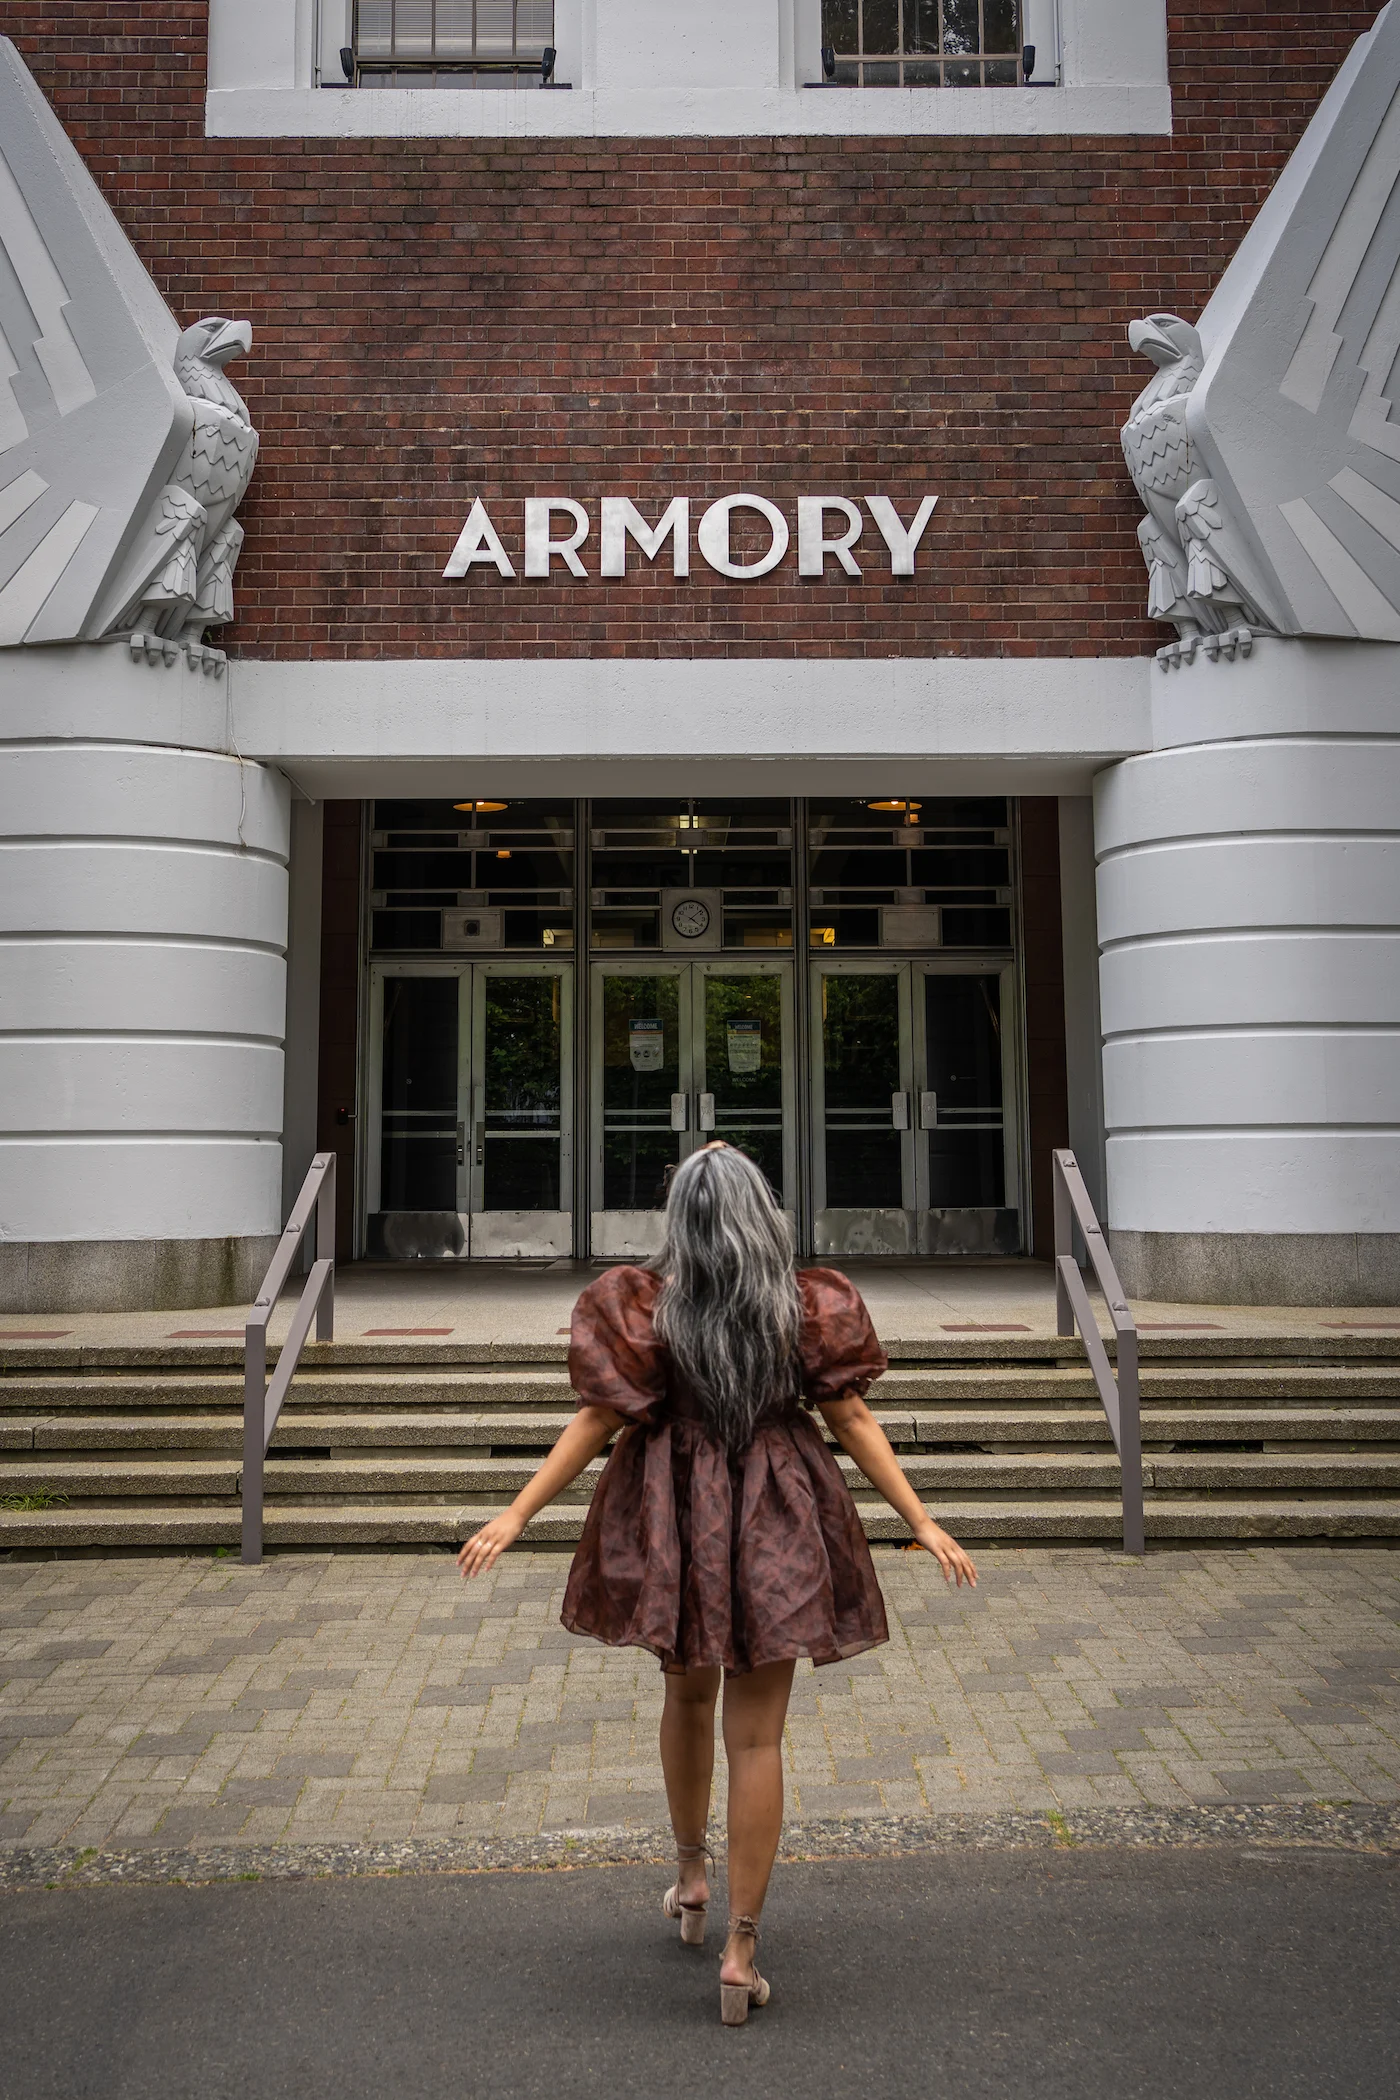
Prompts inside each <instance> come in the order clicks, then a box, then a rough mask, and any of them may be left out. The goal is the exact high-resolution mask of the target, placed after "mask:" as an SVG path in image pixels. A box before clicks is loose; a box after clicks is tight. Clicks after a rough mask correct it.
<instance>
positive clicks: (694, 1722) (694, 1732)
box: [661, 1670, 720, 1903]
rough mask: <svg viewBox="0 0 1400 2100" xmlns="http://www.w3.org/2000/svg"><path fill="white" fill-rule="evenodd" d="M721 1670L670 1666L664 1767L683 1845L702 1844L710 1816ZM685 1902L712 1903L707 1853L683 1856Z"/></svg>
mask: <svg viewBox="0 0 1400 2100" xmlns="http://www.w3.org/2000/svg"><path fill="white" fill-rule="evenodd" d="M719 1684H720V1672H719V1671H718V1670H668V1671H667V1672H666V1704H665V1706H664V1707H663V1708H662V1710H661V1769H662V1771H663V1772H664V1773H665V1775H666V1800H667V1802H668V1804H669V1806H670V1810H671V1828H672V1830H674V1831H675V1833H676V1843H677V1844H678V1845H700V1844H703V1842H704V1838H705V1826H706V1824H707V1823H708V1822H709V1820H710V1782H711V1780H712V1779H713V1777H714V1770H715V1700H716V1699H717V1698H718V1697H719ZM679 1881H680V1893H681V1900H682V1901H683V1902H685V1903H707V1902H708V1901H709V1896H710V1884H709V1881H708V1879H707V1877H706V1873H705V1862H704V1860H703V1859H683V1860H682V1861H681V1862H680V1872H679Z"/></svg>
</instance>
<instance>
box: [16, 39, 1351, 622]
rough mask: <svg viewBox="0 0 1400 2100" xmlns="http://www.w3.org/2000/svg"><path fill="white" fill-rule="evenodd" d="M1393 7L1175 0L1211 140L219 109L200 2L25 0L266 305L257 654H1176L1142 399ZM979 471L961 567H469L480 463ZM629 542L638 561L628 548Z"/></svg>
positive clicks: (180, 276) (85, 92)
mask: <svg viewBox="0 0 1400 2100" xmlns="http://www.w3.org/2000/svg"><path fill="white" fill-rule="evenodd" d="M1373 15H1374V7H1373V6H1372V7H1364V8H1359V7H1335V6H1334V7H1326V6H1324V7H1318V6H1316V5H1309V6H1303V5H1290V4H1278V5H1275V4H1271V0H1252V4H1249V5H1244V6H1237V7H1234V8H1228V9H1223V10H1222V9H1219V8H1216V7H1207V6H1205V5H1203V4H1200V0H1172V5H1171V33H1172V55H1173V85H1174V92H1175V96H1176V111H1177V128H1176V133H1175V136H1174V137H1172V138H1170V139H1164V138H1112V139H1107V140H1067V139H1033V140H1032V139H1026V140H1014V139H1012V140H1006V139H1002V140H995V141H980V142H979V141H976V140H951V139H945V140H919V141H913V140H899V139H894V140H890V139H884V140H880V139H875V140H853V141H845V140H799V139H770V140H758V141H734V140H720V141H714V142H705V141H678V142H675V143H668V142H664V141H654V140H640V141H635V140H634V141H628V140H622V141H610V142H609V141H600V142H596V143H594V142H585V143H582V144H576V145H570V146H567V147H563V148H561V147H557V146H553V145H548V144H542V143H530V142H524V143H519V142H515V143H509V144H507V143H502V142H493V141H481V140H450V139H449V140H373V141H350V142H331V141H322V140H308V141H296V140H280V141H266V142H261V141H218V140H206V139H205V138H204V136H203V109H202V97H203V91H204V56H205V28H206V11H205V8H204V6H203V5H198V4H193V0H183V4H181V0H176V4H170V0H160V4H156V0H44V4H43V5H42V6H38V5H34V4H11V5H4V4H0V28H3V29H4V31H5V33H7V34H8V35H10V36H12V37H14V38H15V40H16V42H17V43H18V44H19V46H20V48H21V50H22V51H23V52H24V54H25V56H26V58H27V59H28V61H29V63H30V64H31V65H32V67H33V69H34V71H35V73H36V74H37V76H38V78H39V80H40V82H41V84H42V85H43V86H44V88H45V89H46V90H47V92H48V93H49V94H50V96H51V97H52V99H53V102H54V105H55V107H56V109H57V110H58V113H59V115H60V117H61V118H62V120H63V121H64V123H65V124H66V125H67V126H68V128H69V130H70V132H71V133H72V135H73V136H74V138H75V139H76V141H77V143H78V144H79V146H80V148H81V149H82V151H83V152H84V154H85V155H86V157H87V159H88V162H89V165H90V166H91V167H92V168H93V170H94V172H95V173H96V175H97V176H98V179H99V180H100V182H101V183H102V186H103V188H104V190H105V192H106V194H107V196H108V198H109V199H110V201H111V203H112V204H113V206H114V207H115V209H116V211H117V213H118V215H119V216H120V218H121V219H122V222H123V224H124V225H125V226H126V228H127V230H128V231H129V233H130V234H131V236H132V238H133V240H134V241H135V243H136V246H137V247H138V249H139V250H140V252H141V254H142V256H143V257H144V259H145V260H146V262H147V263H148V265H149V266H150V268H151V270H152V272H153V273H154V275H155V277H156V279H157V281H158V282H159V283H160V285H161V287H162V289H163V290H164V292H165V293H166V296H167V297H168V298H169V300H170V301H171V303H172V305H173V306H174V307H175V309H176V311H177V313H179V314H180V315H181V316H182V317H184V318H189V319H192V318H194V317H195V316H197V315H198V314H200V313H202V312H209V311H224V312H229V313H233V314H246V315H248V316H249V317H250V318H251V319H252V321H253V324H254V327H255V330H256V342H255V345H254V350H253V354H252V356H251V357H250V358H249V359H248V360H246V361H245V362H244V363H243V364H241V365H239V366H236V367H234V368H233V371H232V374H231V376H233V377H234V378H235V379H236V381H237V382H238V384H239V385H240V386H241V387H242V388H243V389H244V390H245V392H246V394H247V397H248V400H249V402H250V405H251V407H252V409H253V413H254V418H255V420H256V422H257V424H258V426H259V428H260V430H261V432H262V436H263V453H262V459H261V463H260V466H259V469H258V475H257V479H256V482H255V484H254V489H253V492H252V494H251V496H250V498H249V500H248V502H247V503H246V505H245V507H244V510H243V513H242V515H243V519H244V522H245V524H246V527H247V531H248V539H247V544H246V547H245V549H244V554H243V560H242V564H241V566H240V569H239V575H238V620H237V624H236V626H235V627H234V628H233V629H232V630H231V631H230V632H229V634H228V635H227V636H226V637H225V639H226V640H227V642H228V644H229V646H230V647H231V648H232V649H233V650H234V652H235V653H239V652H241V653H244V654H249V655H255V656H271V655H278V656H289V657H297V656H305V655H319V656H352V657H355V656H375V655H385V654H387V655H395V656H398V655H473V654H479V655H494V656H510V655H520V656H543V655H563V656H581V655H607V654H617V655H634V656H635V655H641V656H647V655H653V656H654V655H716V656H725V655H735V656H742V655H755V654H774V655H816V656H858V655H862V654H866V653H870V654H874V655H889V654H927V653H930V652H943V653H949V652H951V653H968V654H987V653H998V652H1001V653H1006V654H1013V655H1028V656H1029V655H1034V654H1036V653H1037V652H1040V653H1053V654H1057V655H1059V654H1064V653H1069V652H1073V653H1083V654H1086V655H1098V654H1104V653H1110V654H1121V653H1133V654H1136V653H1141V652H1143V651H1145V650H1147V649H1148V648H1150V647H1152V646H1154V645H1155V643H1156V642H1157V641H1158V640H1159V639H1160V633H1159V631H1158V630H1157V629H1155V628H1152V627H1149V626H1148V625H1147V624H1146V623H1145V621H1144V620H1143V618H1142V614H1141V608H1142V604H1143V597H1144V582H1143V574H1142V569H1141V564H1140V561H1139V557H1138V552H1137V547H1136V543H1135V540H1134V536H1133V535H1134V527H1135V524H1136V518H1137V512H1136V507H1135V503H1134V499H1133V495H1132V491H1131V488H1130V486H1129V484H1128V481H1127V478H1126V476H1125V474H1124V471H1123V468H1122V463H1121V460H1120V458H1119V454H1118V447H1117V438H1116V432H1117V427H1118V425H1119V423H1120V422H1121V420H1122V418H1123V414H1124V412H1125V410H1126V408H1127V405H1128V403H1129V402H1130V400H1131V399H1132V397H1133V395H1134V393H1135V392H1136V391H1137V390H1138V388H1139V387H1140V386H1141V384H1143V382H1144V381H1145V379H1146V377H1147V376H1148V368H1147V367H1146V366H1145V365H1144V366H1141V367H1139V366H1137V365H1136V364H1135V361H1134V360H1133V359H1132V358H1131V357H1130V356H1129V354H1128V352H1127V349H1126V345H1125V343H1124V329H1125V327H1126V324H1127V322H1128V321H1129V320H1130V319H1131V318H1132V317H1133V316H1134V315H1135V314H1138V313H1141V312H1144V311H1149V310H1152V309H1154V308H1159V307H1163V306H1166V307H1170V308H1175V309H1178V310H1180V311H1183V312H1185V313H1187V314H1188V315H1194V313H1195V312H1196V311H1197V310H1198V309H1199V307H1200V306H1201V304H1202V303H1203V301H1204V300H1205V298H1206V296H1207V294H1208V292H1209V290H1210V288H1211V286H1212V284H1213V282H1214V281H1215V279H1216V277H1217V275H1218V273H1219V270H1220V267H1221V265H1222V263H1223V261H1224V260H1225V259H1226V258H1227V257H1228V256H1229V254H1230V253H1231V252H1232V250H1233V249H1234V247H1235V245H1236V244H1237V242H1238V240H1239V238H1240V236H1241V234H1242V232H1243V231H1244V229H1245V227H1246V225H1247V224H1248V222H1249V220H1250V219H1251V217H1252V216H1253V214H1254V212H1255V210H1256V209H1257V207H1258V204H1259V202H1260V200H1261V199H1262V197H1263V196H1264V194H1265V192H1266V191H1267V189H1268V188H1269V186H1270V184H1271V182H1272V181H1273V179H1274V177H1275V176H1276V174H1277V172H1278V169H1279V167H1280V165H1281V163H1282V161H1283V159H1284V157H1285V156H1286V154H1287V152H1288V150H1289V149H1290V148H1291V146H1292V145H1293V143H1294V142H1295V141H1296V139H1297V137H1298V135H1299V133H1300V132H1301V130H1302V128H1303V125H1304V124H1305V122H1306V120H1307V118H1308V116H1309V115H1310V114H1311V112H1312V110H1313V108H1314V107H1315V106H1316V103H1317V100H1318V98H1319V96H1320V95H1321V93H1322V91H1323V89H1324V88H1325V86H1326V84H1327V82H1328V81H1329V80H1330V78H1331V76H1332V74H1333V73H1334V71H1335V69H1336V67H1337V65H1338V64H1339V62H1340V61H1341V59H1342V57H1343V56H1344V55H1345V52H1346V50H1347V48H1348V46H1349V44H1350V43H1351V40H1352V39H1353V37H1354V36H1356V35H1357V34H1358V33H1359V32H1360V31H1361V30H1362V29H1364V28H1366V27H1367V26H1368V25H1369V23H1370V21H1371V20H1372V19H1373ZM746 488H748V489H756V490H758V491H760V492H761V493H764V494H766V495H769V496H771V497H774V498H777V499H779V500H784V499H790V498H791V497H792V495H793V494H795V493H796V491H797V490H799V489H809V490H813V491H816V490H822V489H831V490H836V491H840V492H849V493H852V494H858V493H860V492H862V491H868V490H871V489H883V490H884V491H886V492H888V493H889V494H891V495H893V496H895V497H896V498H899V497H911V498H912V497H913V496H914V495H915V493H916V492H922V491H923V490H925V489H931V490H937V491H939V492H940V494H941V498H942V501H941V504H940V508H939V510H938V512H937V514H936V516H935V519H934V522H933V525H932V526H931V528H930V530H929V534H928V537H927V540H926V543H925V544H926V547H927V550H928V554H927V559H926V561H925V562H924V563H922V564H921V566H922V567H923V568H924V573H923V574H922V575H920V576H919V577H916V578H915V579H914V580H913V581H912V582H903V583H897V582H895V581H894V580H893V579H891V578H890V577H889V574H888V569H887V566H886V565H885V564H884V563H883V561H880V562H872V568H871V573H870V574H869V575H868V576H867V578H866V579H865V580H864V581H863V582H862V583H860V584H855V583H846V582H844V581H843V582H837V581H834V580H830V579H828V580H826V581H823V582H822V583H820V584H818V583H815V582H801V581H799V579H798V578H797V576H796V574H795V564H793V562H792V561H791V559H790V560H789V562H788V563H787V564H786V565H785V566H784V568H783V569H781V570H779V571H777V572H775V574H774V575H772V576H770V577H768V578H766V579H764V580H763V581H761V582H756V583H751V584H736V583H728V582H725V581H724V580H722V579H720V578H718V577H715V576H713V575H712V574H711V573H710V572H709V571H708V570H707V569H706V568H705V567H704V565H703V563H700V562H699V561H698V560H697V562H696V571H695V574H694V576H693V577H692V579H691V581H690V582H689V583H688V584H687V583H678V582H676V581H675V580H674V578H672V577H671V576H670V574H669V568H668V570H667V571H666V572H663V573H653V572H649V571H646V570H645V569H643V571H642V573H640V574H638V575H636V576H629V577H628V578H627V579H626V581H625V582H622V583H610V584H609V585H607V586H606V587H601V586H600V585H599V584H598V582H597V580H596V578H595V579H593V580H591V581H588V582H574V581H571V580H569V579H568V578H567V577H560V578H559V579H558V580H552V581H550V582H549V583H548V584H540V583H533V584H526V583H518V584H514V585H511V584H505V583H502V582H500V581H499V580H498V579H496V578H495V577H494V575H489V573H488V575H483V573H482V572H481V571H480V570H478V571H475V572H474V573H473V575H472V577H471V578H470V579H469V580H464V581H461V582H454V583H445V582H443V581H442V580H441V577H440V571H441V568H442V565H443V561H444V559H445V557H446V554H447V551H448V549H449V548H450V546H451V544H452V541H453V538H454V537H455V534H456V532H457V529H458V527H459V526H460V524H461V521H462V518H463V516H464V514H465V511H466V508H467V504H468V501H469V499H470V497H471V496H472V495H474V494H477V493H480V494H482V495H483V496H485V498H486V499H487V501H488V503H489V504H490V505H491V506H492V508H493V514H494V515H495V516H496V519H497V523H498V524H499V525H501V526H502V527H508V528H509V529H510V531H511V533H512V534H513V535H514V536H515V537H516V539H517V540H518V534H519V504H520V500H521V498H522V497H523V496H524V495H525V494H526V493H566V494H573V495H576V496H578V497H580V498H581V499H590V498H592V497H594V496H595V495H596V494H597V493H599V492H601V491H605V490H606V491H613V492H617V493H621V494H627V495H631V496H632V497H633V498H634V499H635V500H637V501H638V502H639V503H640V504H642V505H643V506H644V507H648V506H649V504H659V503H660V502H661V501H662V500H664V498H665V497H667V496H669V495H670V494H673V493H678V492H682V491H685V492H688V493H690V494H692V495H693V496H695V497H698V498H706V499H709V498H713V497H714V496H715V495H718V494H722V493H725V492H729V491H735V490H740V489H746ZM595 558H596V557H595Z"/></svg>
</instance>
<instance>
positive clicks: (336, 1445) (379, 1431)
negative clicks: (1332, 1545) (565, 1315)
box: [0, 1402, 1400, 1463]
mask: <svg viewBox="0 0 1400 2100" xmlns="http://www.w3.org/2000/svg"><path fill="white" fill-rule="evenodd" d="M875 1414H876V1416H877V1418H878V1419H879V1421H880V1422H881V1424H882V1425H883V1427H884V1429H885V1432H886V1434H887V1435H888V1436H889V1438H890V1440H891V1442H892V1443H893V1444H894V1445H895V1446H896V1448H897V1449H901V1450H905V1449H907V1450H911V1451H912V1450H915V1449H936V1448H938V1447H940V1446H945V1447H946V1446H950V1445H951V1446H973V1447H976V1446H981V1447H983V1448H987V1449H992V1450H996V1449H1012V1450H1014V1449H1016V1448H1017V1447H1018V1446H1024V1447H1027V1448H1032V1449H1033V1448H1037V1447H1039V1446H1041V1445H1051V1446H1062V1445H1067V1444H1086V1445H1090V1446H1097V1445H1105V1446H1106V1445H1107V1444H1108V1442H1109V1430H1108V1422H1107V1418H1106V1417H1105V1415H1104V1412H1103V1409H1102V1408H1101V1407H1099V1406H1097V1405H1095V1406H1094V1407H1092V1408H1081V1407H1050V1406H1045V1407H1041V1408H1012V1407H994V1408H988V1407H987V1406H985V1405H979V1404H976V1403H973V1402H968V1403H966V1404H965V1405H964V1406H962V1407H959V1408H956V1409H953V1408H918V1407H915V1408H898V1407H886V1406H884V1405H881V1404H880V1403H878V1402H877V1403H876V1406H875ZM571 1419H572V1410H571V1409H563V1408H560V1409H544V1408H528V1409H527V1408H513V1409H509V1410H500V1411H498V1412H489V1413H488V1412H485V1411H481V1410H476V1411H472V1412H469V1413H468V1412H457V1411H456V1410H452V1409H446V1408H444V1409H441V1410H430V1411H414V1412H405V1411H397V1410H394V1409H390V1408H378V1409H373V1410H367V1409H358V1408H357V1409H342V1408H336V1409H329V1408H303V1407H300V1406H297V1405H294V1404H289V1405H288V1406H287V1407H286V1408H285V1409H284V1410H283V1413H282V1416H281V1419H280V1420H279V1422H278V1424H277V1427H276V1429H275V1430H274V1432H273V1440H272V1449H273V1451H274V1452H276V1451H277V1450H279V1449H281V1448H286V1447H291V1448H293V1449H295V1448H301V1449H307V1448H310V1447H317V1448H324V1449H326V1450H328V1451H330V1452H333V1453H334V1452H339V1451H344V1450H348V1449H355V1448H363V1449H387V1448H391V1447H395V1446H407V1447H421V1448H424V1449H436V1450H439V1451H444V1452H445V1451H450V1450H453V1449H458V1448H461V1449H472V1448H476V1449H483V1448H485V1449H488V1450H491V1451H493V1452H495V1453H496V1454H497V1455H499V1454H500V1453H501V1452H502V1451H503V1450H511V1449H521V1450H523V1451H533V1452H541V1451H544V1450H547V1449H548V1448H549V1446H550V1445H551V1444H553V1442H554V1440H555V1438H556V1437H557V1436H558V1435H559V1433H560V1431H561V1430H562V1429H563V1428H564V1427H565V1426H566V1424H567V1423H568V1422H569V1421H570V1420H571ZM1142 1436H1143V1445H1144V1449H1145V1450H1147V1451H1148V1452H1149V1453H1151V1452H1154V1451H1169V1450H1171V1448H1172V1447H1173V1446H1175V1445H1178V1444H1183V1443H1184V1444H1195V1443H1205V1444H1211V1445H1229V1444H1254V1443H1264V1444H1266V1445H1267V1444H1272V1443H1283V1444H1291V1443H1306V1444H1318V1445H1329V1446H1330V1445H1334V1444H1335V1445H1342V1446H1350V1445H1352V1444H1358V1443H1359V1444H1375V1443H1381V1444H1394V1445H1396V1446H1397V1448H1400V1404H1397V1405H1396V1406H1394V1407H1376V1408H1363V1407H1349V1406H1338V1407H1335V1408H1318V1407H1306V1406H1303V1405H1301V1404H1299V1405H1296V1406H1295V1405H1290V1406H1283V1405H1279V1406H1276V1407H1271V1408H1264V1407H1260V1408H1223V1407H1209V1408H1201V1409H1198V1410H1186V1409H1182V1408H1171V1407H1155V1406H1147V1407H1144V1409H1143V1411H1142ZM242 1449H243V1423H242V1417H241V1414H239V1413H235V1412H234V1411H232V1410H229V1409H226V1410H224V1411H222V1412H218V1411H215V1410H213V1409H206V1410H202V1411H201V1412H199V1413H197V1414H189V1413H177V1412H175V1411H173V1410H172V1411H170V1412H169V1413H136V1412H133V1413H117V1412H116V1411H115V1410H114V1411H112V1412H104V1413H102V1414H96V1415H86V1414H77V1413H73V1414H62V1415H46V1416H37V1417H36V1416H25V1415H18V1414H16V1415H11V1416H7V1417H0V1452H3V1453H20V1452H54V1453H59V1452H77V1451H89V1452H97V1451H110V1452H113V1453H117V1452H137V1451H159V1450H165V1451H168V1452H171V1453H175V1452H179V1453H180V1454H181V1455H182V1456H190V1457H193V1456H195V1455H197V1454H199V1453H207V1452H241V1451H242ZM0 1463H3V1460H0Z"/></svg>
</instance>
